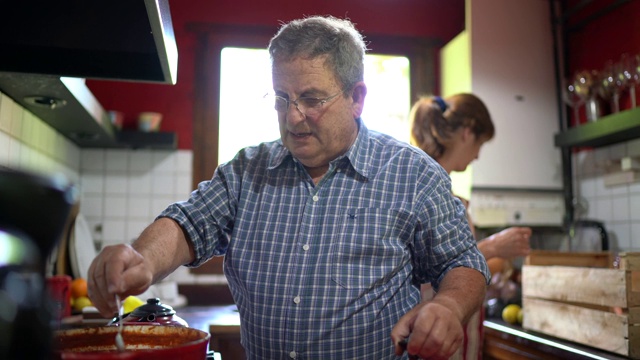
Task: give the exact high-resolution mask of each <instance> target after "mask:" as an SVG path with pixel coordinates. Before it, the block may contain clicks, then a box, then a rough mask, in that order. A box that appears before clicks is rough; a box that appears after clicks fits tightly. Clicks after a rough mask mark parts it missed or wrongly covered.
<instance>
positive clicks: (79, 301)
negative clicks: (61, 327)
mask: <svg viewBox="0 0 640 360" xmlns="http://www.w3.org/2000/svg"><path fill="white" fill-rule="evenodd" d="M87 306H93V303H92V302H91V299H89V298H88V297H86V296H79V297H77V298H76V299H75V300H74V301H73V308H74V309H75V310H77V311H82V309H84V308H85V307H87Z"/></svg>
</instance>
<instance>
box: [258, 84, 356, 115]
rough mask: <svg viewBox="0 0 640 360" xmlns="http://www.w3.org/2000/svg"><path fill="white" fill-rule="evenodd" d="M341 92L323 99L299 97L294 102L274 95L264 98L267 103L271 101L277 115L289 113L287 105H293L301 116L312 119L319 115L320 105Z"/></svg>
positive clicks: (340, 92) (267, 95)
mask: <svg viewBox="0 0 640 360" xmlns="http://www.w3.org/2000/svg"><path fill="white" fill-rule="evenodd" d="M343 92H344V90H341V91H339V92H338V93H336V94H333V95H331V96H329V97H326V98H323V99H319V98H314V97H299V98H297V99H296V100H289V99H287V98H285V97H282V96H279V95H275V94H266V95H265V96H264V98H265V99H269V101H271V100H273V104H274V105H273V108H274V109H276V111H277V112H279V113H286V112H287V111H289V105H290V104H293V105H294V106H295V107H296V109H298V111H300V113H302V115H305V116H310V117H314V116H316V115H319V112H320V109H322V105H324V104H326V103H327V102H329V101H331V100H333V99H334V98H336V97H337V96H338V95H340V94H342V93H343Z"/></svg>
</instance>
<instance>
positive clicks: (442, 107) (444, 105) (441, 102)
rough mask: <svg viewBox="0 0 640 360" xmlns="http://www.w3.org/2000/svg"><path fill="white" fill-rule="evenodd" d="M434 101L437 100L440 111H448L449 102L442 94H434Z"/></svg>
mask: <svg viewBox="0 0 640 360" xmlns="http://www.w3.org/2000/svg"><path fill="white" fill-rule="evenodd" d="M433 101H435V102H436V103H437V104H438V106H439V107H440V111H442V112H443V113H444V112H445V111H447V108H448V107H449V106H448V105H447V103H446V102H445V101H444V100H442V98H441V97H440V96H434V97H433Z"/></svg>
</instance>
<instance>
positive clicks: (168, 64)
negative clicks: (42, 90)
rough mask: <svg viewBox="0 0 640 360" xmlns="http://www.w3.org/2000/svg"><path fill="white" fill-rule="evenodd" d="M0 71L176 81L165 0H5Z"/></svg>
mask: <svg viewBox="0 0 640 360" xmlns="http://www.w3.org/2000/svg"><path fill="white" fill-rule="evenodd" d="M0 34H2V36H1V37H0V49H1V51H2V56H0V71H3V72H19V73H32V74H45V75H58V76H68V77H79V78H94V79H114V80H131V81H144V82H159V83H167V84H175V82H176V72H177V70H176V69H177V62H178V52H177V48H176V43H175V38H174V34H173V25H172V23H171V15H170V12H169V4H168V1H167V0H111V1H104V2H101V1H86V0H63V1H50V0H29V1H4V2H3V3H2V7H0Z"/></svg>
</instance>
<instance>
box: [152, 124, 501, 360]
mask: <svg viewBox="0 0 640 360" xmlns="http://www.w3.org/2000/svg"><path fill="white" fill-rule="evenodd" d="M358 122H359V126H360V131H359V134H358V137H357V139H356V142H355V143H354V144H353V146H351V148H350V149H349V151H348V152H347V153H346V154H344V155H343V156H341V157H339V158H337V159H335V160H334V161H332V162H331V164H330V167H329V170H328V172H327V174H326V175H325V176H324V177H323V178H322V180H321V181H320V182H319V183H318V184H317V185H314V183H313V181H312V179H311V177H310V176H309V175H308V174H307V172H306V171H305V169H304V167H303V166H302V164H301V163H300V162H299V161H297V160H296V159H295V158H293V157H292V155H291V153H290V152H289V151H288V150H287V149H285V148H284V147H283V145H282V143H281V141H279V140H278V141H274V142H268V143H263V144H260V145H258V146H256V147H249V148H246V149H243V150H241V151H240V152H239V153H238V155H237V156H236V157H235V158H234V159H233V160H232V161H230V162H228V163H225V164H222V165H220V166H219V167H218V169H217V170H216V172H215V174H214V176H213V179H211V180H210V181H205V182H202V183H200V184H199V186H198V189H197V190H195V191H194V192H193V193H192V194H191V197H190V199H189V200H188V201H186V202H179V203H176V204H173V205H171V206H170V207H169V208H167V209H166V210H165V211H164V212H163V213H162V214H161V215H160V216H163V217H170V218H172V219H174V220H176V221H177V222H178V223H179V224H180V225H181V226H182V227H183V229H184V230H185V231H186V233H187V234H188V237H189V238H190V241H191V242H192V243H193V247H194V250H195V255H196V260H195V261H194V262H193V263H191V264H189V266H198V265H201V264H202V263H204V262H205V261H207V260H208V259H209V258H211V257H212V256H216V255H225V260H224V273H225V275H226V277H227V279H228V282H229V287H230V289H231V292H232V294H233V296H234V300H235V302H236V305H237V306H238V310H239V313H240V322H241V328H242V334H241V335H242V344H243V346H244V348H245V351H246V353H247V357H248V358H249V359H376V360H378V359H395V358H397V357H396V356H395V355H394V346H393V343H392V341H391V337H390V334H391V329H392V328H393V326H394V325H395V324H396V322H397V321H398V320H399V319H400V317H401V316H402V315H404V314H405V313H406V312H408V311H409V310H410V309H411V308H413V307H414V306H416V304H418V303H419V302H420V289H419V284H421V283H426V282H431V283H432V285H433V286H434V287H435V288H436V289H437V287H438V284H439V282H440V281H441V280H442V278H443V277H444V275H445V274H446V273H447V271H449V270H451V269H452V268H454V267H458V266H466V267H471V268H475V269H478V270H479V271H481V272H482V273H483V274H484V275H485V277H486V278H487V279H488V278H489V275H488V269H487V266H486V262H485V260H484V257H483V256H482V254H481V253H480V252H479V251H478V249H477V247H476V243H475V241H474V239H473V236H472V234H471V232H470V230H469V226H468V224H467V220H466V217H465V208H464V206H463V205H462V203H461V202H460V201H459V200H458V199H456V198H454V197H453V196H451V189H450V180H449V176H448V175H447V173H446V172H445V171H444V170H443V169H442V168H441V167H440V166H439V165H438V163H436V162H435V161H434V160H433V159H431V158H430V157H428V156H427V155H426V154H425V153H424V152H422V151H421V150H419V149H417V148H415V147H412V146H410V145H408V144H406V143H402V142H400V141H397V140H395V139H393V138H392V137H389V136H387V135H383V134H379V133H376V132H373V131H369V130H367V128H366V127H365V126H364V124H363V123H362V122H361V120H358ZM404 356H405V357H406V354H405V355H404Z"/></svg>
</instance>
